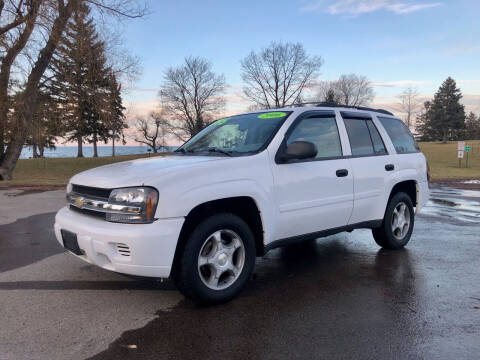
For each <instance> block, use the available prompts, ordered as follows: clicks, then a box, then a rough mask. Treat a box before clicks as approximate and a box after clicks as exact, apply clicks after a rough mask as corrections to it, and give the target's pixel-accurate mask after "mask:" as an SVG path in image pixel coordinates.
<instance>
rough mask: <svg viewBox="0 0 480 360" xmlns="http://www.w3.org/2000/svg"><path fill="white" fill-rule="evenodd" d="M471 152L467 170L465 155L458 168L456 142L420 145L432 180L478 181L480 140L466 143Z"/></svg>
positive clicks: (479, 176) (479, 173)
mask: <svg viewBox="0 0 480 360" xmlns="http://www.w3.org/2000/svg"><path fill="white" fill-rule="evenodd" d="M465 144H466V145H470V146H471V147H472V150H471V151H470V153H469V155H468V168H465V161H466V155H467V154H466V153H464V156H465V157H464V158H463V159H462V167H461V168H459V167H458V152H457V142H456V141H455V142H453V141H452V142H448V143H446V144H442V143H439V142H425V143H420V144H419V145H420V149H421V150H422V152H423V153H424V154H425V156H426V157H427V160H428V164H429V165H430V176H431V178H432V180H434V181H439V180H455V179H480V140H472V141H466V142H465Z"/></svg>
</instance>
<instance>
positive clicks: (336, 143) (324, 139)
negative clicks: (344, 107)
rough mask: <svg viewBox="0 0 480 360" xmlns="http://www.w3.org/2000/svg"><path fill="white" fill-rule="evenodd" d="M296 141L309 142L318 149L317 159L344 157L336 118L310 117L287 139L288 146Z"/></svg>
mask: <svg viewBox="0 0 480 360" xmlns="http://www.w3.org/2000/svg"><path fill="white" fill-rule="evenodd" d="M294 141H309V142H311V143H313V144H315V146H316V147H317V151H318V152H317V156H316V157H315V159H328V158H335V157H341V156H342V145H341V143H340V135H339V134H338V128H337V122H336V120H335V117H334V116H332V117H309V118H306V119H303V120H301V121H300V122H299V123H298V124H297V125H296V126H295V129H294V130H293V131H292V133H291V134H290V136H289V137H288V138H287V145H288V144H290V143H292V142H294Z"/></svg>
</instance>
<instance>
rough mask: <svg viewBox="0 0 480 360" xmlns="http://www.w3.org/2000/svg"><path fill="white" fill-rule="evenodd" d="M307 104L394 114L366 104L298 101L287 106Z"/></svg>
mask: <svg viewBox="0 0 480 360" xmlns="http://www.w3.org/2000/svg"><path fill="white" fill-rule="evenodd" d="M306 105H313V106H318V107H320V106H322V107H323V106H325V107H342V108H347V109H356V110H364V111H375V112H378V113H382V114H386V115H392V116H393V114H392V113H391V112H390V111H388V110H385V109H374V108H369V107H365V106H353V105H342V104H336V103H332V102H304V103H297V104H291V105H289V106H287V107H300V106H306Z"/></svg>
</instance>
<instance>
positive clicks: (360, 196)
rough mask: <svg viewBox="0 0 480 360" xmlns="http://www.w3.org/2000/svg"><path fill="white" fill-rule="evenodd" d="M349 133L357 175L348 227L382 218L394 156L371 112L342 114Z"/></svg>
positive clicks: (355, 176) (351, 159) (352, 164)
mask: <svg viewBox="0 0 480 360" xmlns="http://www.w3.org/2000/svg"><path fill="white" fill-rule="evenodd" d="M341 115H342V118H343V122H344V124H345V128H346V130H347V134H348V138H349V142H350V149H351V157H350V164H351V166H352V170H353V176H354V206H353V212H352V216H351V218H350V220H349V222H348V223H349V224H358V223H361V222H365V221H371V220H380V219H382V218H383V211H384V208H382V201H383V192H384V190H385V187H386V181H385V179H386V178H387V175H388V174H387V173H388V172H391V171H394V165H393V159H392V156H391V155H389V154H388V151H387V148H386V146H385V144H384V142H383V140H382V138H381V136H380V134H379V132H378V129H377V126H376V125H375V123H374V120H373V119H372V116H371V115H370V114H369V113H363V112H343V111H342V112H341Z"/></svg>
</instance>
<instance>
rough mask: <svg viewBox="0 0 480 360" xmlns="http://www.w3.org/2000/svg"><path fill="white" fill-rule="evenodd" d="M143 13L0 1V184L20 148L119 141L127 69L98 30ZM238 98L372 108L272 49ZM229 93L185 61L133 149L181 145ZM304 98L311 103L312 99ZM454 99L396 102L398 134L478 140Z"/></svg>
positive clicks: (302, 61) (244, 66)
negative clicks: (403, 129)
mask: <svg viewBox="0 0 480 360" xmlns="http://www.w3.org/2000/svg"><path fill="white" fill-rule="evenodd" d="M146 13H147V9H146V8H145V7H144V5H143V3H142V2H141V1H138V2H137V1H131V0H29V1H25V0H10V1H8V2H6V1H3V0H0V15H1V16H2V17H1V19H2V21H1V22H0V57H1V61H2V62H1V66H0V180H4V179H10V178H11V174H12V172H13V169H14V167H15V164H16V162H17V160H18V158H19V156H20V153H21V150H22V148H23V146H24V145H30V146H32V148H33V154H34V156H43V151H44V149H45V148H50V147H54V146H55V142H56V141H57V139H58V138H61V137H63V138H64V139H65V140H66V141H75V142H77V144H78V156H83V149H82V146H83V143H84V142H88V143H91V144H92V145H93V148H94V155H95V156H97V155H98V152H97V145H98V143H100V142H104V143H107V141H112V143H113V149H114V144H115V141H122V140H123V141H124V130H125V129H126V128H127V123H126V118H125V113H124V112H125V107H124V106H123V103H122V96H121V95H122V86H121V84H122V79H123V78H124V77H125V76H126V75H128V74H129V73H135V72H136V70H135V65H136V64H135V61H134V60H131V61H130V60H129V59H127V60H126V61H123V60H121V59H120V60H119V59H117V58H116V54H114V53H113V52H112V51H111V50H110V49H109V48H108V47H109V43H110V42H108V41H106V40H105V37H104V36H101V35H100V34H99V32H98V30H97V22H98V21H101V20H102V19H105V17H107V16H113V17H117V18H138V17H142V16H144V15H145V14H146ZM240 65H241V78H242V80H243V89H242V93H243V97H244V98H245V99H247V100H248V101H249V102H250V103H251V106H250V109H251V110H255V109H260V108H262V109H264V108H276V107H283V106H289V105H291V104H294V103H303V102H328V103H336V104H344V105H351V106H362V105H367V104H368V103H370V102H371V101H372V100H373V98H374V95H375V94H374V91H373V85H372V83H371V82H370V80H369V79H368V78H366V77H364V76H361V75H357V74H344V75H341V76H340V77H339V78H338V79H337V80H333V81H320V80H319V75H320V69H321V67H322V66H323V59H322V58H321V57H320V56H316V55H311V54H308V53H307V51H306V49H305V48H304V46H303V45H302V44H301V43H291V42H287V43H284V42H272V43H271V44H270V45H269V46H267V47H265V48H263V49H260V50H258V51H251V52H250V53H249V54H247V55H246V56H245V57H244V58H243V59H242V60H241V61H240ZM227 87H228V85H227V84H226V81H225V76H224V75H223V74H218V73H216V72H215V71H214V70H213V66H212V63H210V62H209V61H208V60H206V59H203V58H201V57H194V56H190V57H187V58H185V60H184V62H183V63H182V64H181V65H179V66H175V67H170V68H168V69H167V70H166V71H165V72H164V75H163V78H162V83H161V88H160V91H159V93H158V96H159V100H160V107H159V109H158V110H157V111H154V112H152V113H151V114H149V116H148V117H146V118H142V117H141V118H138V119H137V121H136V123H135V128H136V130H137V136H136V137H135V139H136V140H137V141H138V142H140V143H144V144H147V145H148V146H150V147H151V148H152V149H153V151H154V152H156V151H157V150H158V149H159V148H161V147H162V146H165V145H166V139H167V138H168V137H172V136H173V137H175V138H177V139H180V140H186V139H188V138H190V137H192V136H194V135H195V134H197V133H198V132H199V131H200V130H201V129H203V128H204V127H205V126H206V125H208V124H209V123H210V122H211V121H213V120H214V119H215V118H218V117H220V116H221V115H222V112H223V111H224V108H225V104H226V101H227V98H226V90H227ZM312 94H313V95H312ZM460 99H461V93H460V91H459V89H457V88H456V84H455V82H454V81H453V79H450V78H449V79H447V80H446V81H445V82H444V84H443V85H442V87H441V88H440V89H439V91H438V92H437V94H435V97H434V99H433V100H432V101H427V102H425V103H424V104H423V109H422V110H420V102H419V95H418V92H417V91H416V90H415V89H413V88H408V89H406V90H405V92H404V93H402V94H401V95H399V103H398V111H400V112H402V113H403V114H405V122H406V123H407V126H409V127H412V123H413V120H414V119H416V120H417V121H416V123H417V124H416V132H417V134H418V136H419V137H420V138H421V139H422V140H443V141H447V140H455V139H457V138H461V137H465V136H473V137H478V122H479V118H478V117H477V116H476V115H474V114H469V115H468V116H465V112H464V108H463V105H461V104H460Z"/></svg>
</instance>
